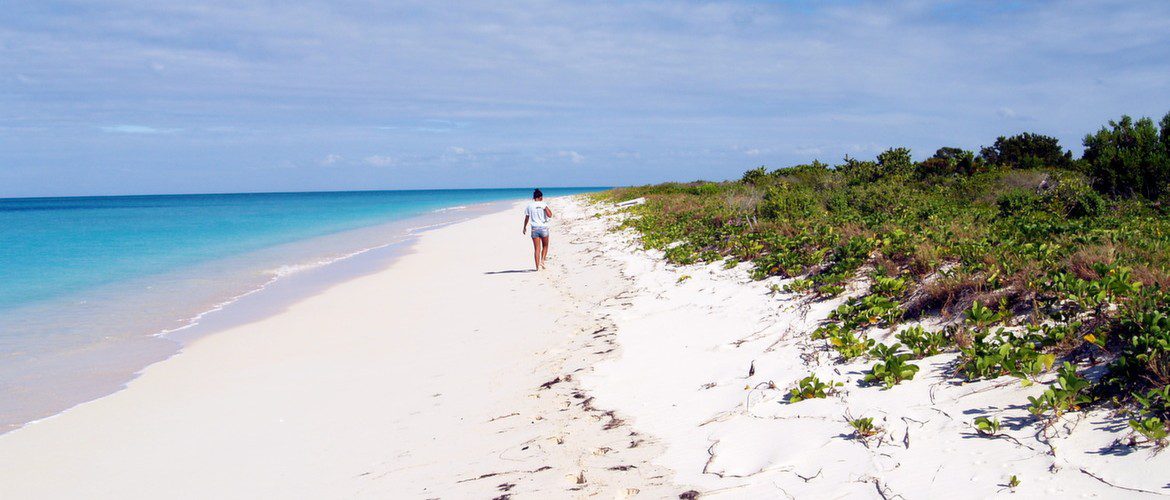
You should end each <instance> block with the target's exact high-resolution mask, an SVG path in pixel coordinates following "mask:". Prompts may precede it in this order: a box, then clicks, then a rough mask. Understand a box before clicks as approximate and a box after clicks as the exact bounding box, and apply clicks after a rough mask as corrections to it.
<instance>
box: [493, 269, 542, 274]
mask: <svg viewBox="0 0 1170 500" xmlns="http://www.w3.org/2000/svg"><path fill="white" fill-rule="evenodd" d="M535 272H536V270H535V269H508V270H506V271H488V272H486V273H484V274H513V273H535Z"/></svg>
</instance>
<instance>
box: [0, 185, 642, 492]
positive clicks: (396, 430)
mask: <svg viewBox="0 0 1170 500" xmlns="http://www.w3.org/2000/svg"><path fill="white" fill-rule="evenodd" d="M521 207H522V206H515V207H510V208H509V209H508V210H507V211H504V212H500V213H495V214H492V215H488V216H484V217H480V218H476V219H473V220H471V221H467V222H462V223H459V224H454V225H451V226H447V227H443V228H439V229H436V230H433V231H430V232H426V233H424V234H423V235H421V236H420V238H419V239H418V241H417V243H416V244H415V245H414V246H413V248H412V249H411V251H410V253H409V254H408V255H405V256H403V257H402V258H400V259H398V260H397V261H395V262H394V263H393V264H392V265H391V266H390V267H389V268H387V269H385V270H382V271H379V272H377V273H374V274H371V275H367V276H363V277H360V278H357V279H353V280H351V281H348V282H345V283H343V284H339V285H336V286H333V287H331V288H329V289H328V290H324V291H322V292H321V293H319V294H317V295H314V296H312V297H309V298H306V299H304V300H301V301H298V302H296V303H294V304H291V305H289V306H288V307H287V309H285V310H283V311H281V312H279V313H278V314H275V315H272V316H270V317H267V318H265V319H262V320H259V321H255V322H251V323H248V324H244V325H240V326H237V327H233V328H230V329H228V330H225V331H221V332H218V333H215V334H212V335H208V336H206V337H204V338H200V339H198V340H195V341H194V342H192V343H191V344H190V345H188V346H186V347H185V348H184V349H183V351H182V352H181V353H179V354H178V355H176V356H174V357H172V358H170V359H168V360H166V361H163V362H160V363H157V364H155V365H153V366H150V367H149V368H147V369H146V370H144V371H143V373H141V375H140V376H139V377H138V378H137V379H135V380H134V381H132V382H131V383H129V384H128V387H127V388H125V389H124V390H122V391H120V392H117V393H115V394H112V395H110V396H107V397H104V398H101V399H98V400H95V401H91V402H89V403H85V404H82V405H80V406H77V407H75V408H72V409H70V410H68V411H66V412H64V413H61V414H58V415H56V416H53V417H50V418H47V419H44V420H42V421H39V422H35V423H32V424H30V425H27V426H26V427H24V428H22V429H18V430H16V431H13V432H10V433H7V434H5V435H3V436H0V497H4V498H78V497H87V498H131V497H134V498H158V497H168V498H209V497H217V498H256V497H284V498H289V497H298V498H309V497H313V498H347V497H355V496H359V497H373V498H379V497H382V498H384V497H388V496H395V497H409V498H425V497H445V498H449V497H468V496H470V497H484V496H489V497H494V496H498V495H502V494H505V493H506V492H507V491H509V490H513V491H526V492H532V493H540V494H554V493H556V494H561V493H563V494H569V493H570V492H574V493H576V494H586V493H589V492H593V493H596V492H600V491H606V492H610V491H624V490H625V489H626V488H639V489H641V490H645V491H653V490H654V488H655V487H656V484H661V483H663V482H664V481H663V475H664V474H665V472H664V471H660V470H657V469H654V468H647V467H639V468H629V469H626V470H621V469H623V468H625V467H624V466H627V465H631V464H632V463H641V462H642V461H644V460H645V457H646V456H648V455H652V454H653V453H654V452H653V447H652V445H651V444H652V443H650V442H649V441H648V440H647V441H644V442H643V444H641V446H636V447H634V448H631V447H630V442H631V441H632V440H634V439H636V436H632V435H631V433H632V432H633V431H632V430H630V429H629V428H628V427H626V426H622V425H611V424H616V422H614V420H613V419H612V418H610V417H607V416H606V415H605V411H604V410H601V409H596V408H592V407H590V406H589V405H588V403H585V404H582V403H583V402H584V399H579V398H575V397H574V393H575V392H576V384H577V382H576V381H565V378H571V377H566V375H570V374H571V373H572V372H573V371H574V370H577V369H580V368H584V367H588V366H590V365H591V364H592V363H593V362H594V361H595V360H596V359H599V358H601V357H603V356H607V355H612V353H608V354H594V353H600V352H603V351H605V349H606V346H607V345H609V344H608V343H607V342H606V341H605V340H604V338H603V337H600V336H599V337H598V338H594V337H593V335H597V333H595V332H596V331H598V330H601V329H603V327H604V324H603V323H600V322H599V319H598V318H596V317H594V316H593V315H592V314H591V312H592V308H593V307H594V306H596V304H597V302H599V301H602V300H605V299H606V297H605V293H604V289H605V288H606V281H607V277H606V275H605V274H604V273H598V272H591V273H582V274H574V275H569V274H567V273H565V272H564V269H567V268H573V267H582V268H588V269H592V270H594V271H601V270H604V268H603V267H601V266H597V265H595V264H590V263H587V262H581V261H580V260H579V259H580V258H581V257H582V256H584V255H585V254H584V253H583V252H580V251H577V250H576V248H577V245H576V244H575V243H573V242H572V241H571V237H568V236H565V237H560V238H557V239H554V242H555V243H554V245H555V246H554V247H553V254H552V255H553V257H552V258H553V260H552V261H551V262H550V265H549V268H550V270H549V271H548V272H542V273H535V272H526V271H528V270H529V269H530V266H531V242H530V240H529V239H528V238H527V237H526V236H525V235H522V234H521V233H520V231H519V229H520V223H521V221H522V218H521V217H520V216H519V214H520V213H521ZM558 377H560V378H561V381H559V382H556V383H550V382H552V381H554V380H556V379H557V378H558ZM542 385H546V386H547V387H545V388H542ZM607 425H610V426H611V427H610V428H609V429H608V430H603V428H605V427H606V426H607ZM611 451H612V453H611ZM627 457H629V458H627ZM611 468H614V469H613V470H610V469H611ZM583 471H585V473H584V474H585V475H584V477H583V478H582V472H583ZM481 476H482V479H480V477H481ZM654 476H657V477H654Z"/></svg>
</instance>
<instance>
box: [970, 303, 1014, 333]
mask: <svg viewBox="0 0 1170 500" xmlns="http://www.w3.org/2000/svg"><path fill="white" fill-rule="evenodd" d="M1008 315H1009V313H1008V312H1007V311H1005V310H1002V309H1001V310H1000V311H999V312H995V311H993V310H992V309H991V308H990V307H987V306H985V305H983V303H981V302H978V301H976V302H974V303H972V304H971V308H970V309H968V310H967V312H966V313H964V315H963V316H964V318H965V319H966V320H967V322H968V323H971V324H973V325H975V326H976V327H978V328H984V327H987V326H990V325H992V324H995V323H998V322H1000V321H1002V320H1003V319H1004V318H1006V317H1007V316H1008Z"/></svg>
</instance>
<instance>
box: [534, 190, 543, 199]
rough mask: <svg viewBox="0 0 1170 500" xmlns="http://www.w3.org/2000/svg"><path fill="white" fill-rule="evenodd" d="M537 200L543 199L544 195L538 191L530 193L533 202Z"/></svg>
mask: <svg viewBox="0 0 1170 500" xmlns="http://www.w3.org/2000/svg"><path fill="white" fill-rule="evenodd" d="M537 198H544V193H542V192H540V190H539V189H537V190H535V191H533V192H532V199H534V200H535V199H537Z"/></svg>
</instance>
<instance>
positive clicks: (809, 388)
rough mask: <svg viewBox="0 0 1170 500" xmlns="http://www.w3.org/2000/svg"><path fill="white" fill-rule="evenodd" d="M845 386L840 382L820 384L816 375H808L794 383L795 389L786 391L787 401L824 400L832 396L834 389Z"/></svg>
mask: <svg viewBox="0 0 1170 500" xmlns="http://www.w3.org/2000/svg"><path fill="white" fill-rule="evenodd" d="M843 385H845V384H843V383H841V382H833V381H832V380H830V381H827V382H822V381H821V379H819V378H817V376H816V375H809V376H807V377H805V378H802V379H800V381H799V382H797V383H796V387H794V388H793V389H792V390H790V391H788V401H789V402H790V403H796V402H799V401H804V400H806V399H815V398H825V397H828V396H829V394H832V393H833V391H834V390H835V389H834V388H835V387H840V386H843Z"/></svg>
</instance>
